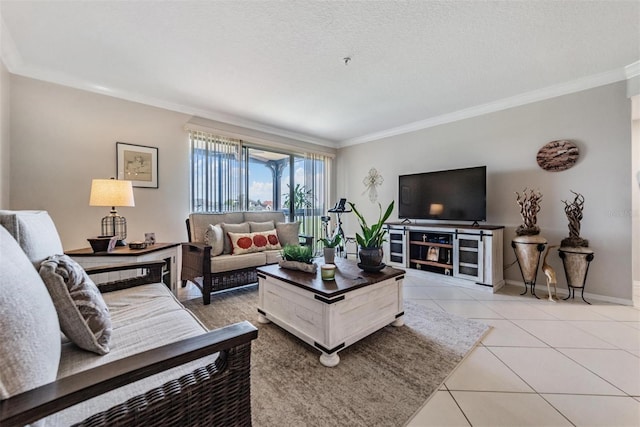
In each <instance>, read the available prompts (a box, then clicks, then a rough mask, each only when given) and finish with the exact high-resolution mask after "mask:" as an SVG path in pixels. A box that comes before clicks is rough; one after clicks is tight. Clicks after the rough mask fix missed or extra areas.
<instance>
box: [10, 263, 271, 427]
mask: <svg viewBox="0 0 640 427" xmlns="http://www.w3.org/2000/svg"><path fill="white" fill-rule="evenodd" d="M163 265H164V261H152V262H143V263H131V264H120V265H117V266H108V267H95V268H88V269H86V271H87V273H88V274H90V275H91V274H98V273H105V272H110V271H121V270H128V269H146V274H145V275H143V276H139V277H135V278H131V279H125V280H121V281H116V282H110V283H106V284H99V285H98V287H99V288H100V290H101V292H110V291H115V290H118V289H124V288H129V287H133V286H138V285H142V284H148V283H158V282H160V281H161V275H162V266H163ZM257 336H258V331H257V329H256V328H255V327H254V326H253V325H251V324H250V323H249V322H246V321H245V322H240V323H236V324H233V325H229V326H226V327H223V328H220V329H216V330H214V331H211V332H208V333H205V334H203V335H199V336H197V337H193V338H188V339H185V340H182V341H178V342H175V343H172V344H168V345H165V346H162V347H159V348H155V349H152V350H149V351H145V352H141V353H138V354H135V355H133V356H130V357H126V358H123V359H120V360H117V361H114V362H111V363H108V364H105V365H102V366H99V367H96V368H93V369H89V370H87V371H84V372H80V373H78V374H75V375H71V376H68V377H65V378H61V379H59V380H57V381H55V382H53V383H49V384H46V385H44V386H41V387H38V388H35V389H33V390H29V391H27V392H24V393H21V394H19V395H16V396H13V397H10V398H8V399H5V400H2V401H0V425H1V426H3V427H11V426H23V425H25V424H29V423H32V422H35V421H37V420H39V419H42V418H44V417H46V416H48V415H51V414H54V413H56V412H59V411H61V410H63V409H66V408H68V407H70V406H73V405H75V404H77V403H80V402H83V401H85V400H88V399H91V398H93V397H96V396H99V395H101V394H103V393H105V392H108V391H110V390H113V389H115V388H118V387H121V386H124V385H126V384H129V383H132V382H135V381H138V380H140V379H143V378H146V377H148V376H151V375H154V374H158V373H161V372H164V371H166V370H168V369H171V368H174V367H176V366H179V365H182V364H184V363H187V362H191V361H193V360H197V359H199V358H202V357H205V356H208V355H211V354H214V353H216V352H219V353H220V356H219V357H218V358H217V359H216V361H215V362H214V363H211V364H209V365H207V366H203V367H200V368H198V369H197V370H195V371H193V372H191V373H189V374H187V375H184V376H182V377H181V378H179V379H177V380H173V381H169V382H167V383H165V384H163V385H162V386H160V387H157V388H154V389H152V390H149V391H148V392H146V393H144V394H143V395H138V396H136V397H134V398H132V399H129V400H128V401H126V402H124V403H121V404H119V405H116V406H114V407H112V408H111V409H109V410H107V411H104V412H100V413H98V414H95V415H93V416H91V417H90V418H87V419H86V420H84V421H83V422H81V423H79V424H78V425H81V426H112V425H118V426H142V425H144V426H167V425H177V426H203V425H225V426H250V425H251V385H250V367H251V359H250V357H251V341H252V340H254V339H256V338H257Z"/></svg>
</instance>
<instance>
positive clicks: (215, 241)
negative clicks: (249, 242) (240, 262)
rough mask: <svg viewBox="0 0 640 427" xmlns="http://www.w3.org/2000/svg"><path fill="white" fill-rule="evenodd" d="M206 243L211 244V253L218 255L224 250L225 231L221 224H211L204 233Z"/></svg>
mask: <svg viewBox="0 0 640 427" xmlns="http://www.w3.org/2000/svg"><path fill="white" fill-rule="evenodd" d="M204 244H205V245H209V246H211V255H212V256H218V255H221V254H222V252H223V251H224V231H222V227H221V226H220V225H219V224H215V225H213V224H209V227H207V231H206V232H205V233H204Z"/></svg>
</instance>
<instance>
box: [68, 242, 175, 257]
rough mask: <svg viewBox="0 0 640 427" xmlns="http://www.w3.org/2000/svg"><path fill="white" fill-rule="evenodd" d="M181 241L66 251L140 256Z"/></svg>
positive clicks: (91, 254) (71, 252) (70, 253)
mask: <svg viewBox="0 0 640 427" xmlns="http://www.w3.org/2000/svg"><path fill="white" fill-rule="evenodd" d="M178 245H180V243H154V244H153V245H148V246H147V247H146V248H144V249H131V248H129V246H116V247H115V248H114V249H113V250H112V251H111V252H106V251H105V252H93V249H91V248H82V249H73V250H71V251H65V252H64V253H65V254H66V255H69V256H140V255H146V254H150V253H152V252H156V251H160V250H162V249H167V248H172V247H174V246H178Z"/></svg>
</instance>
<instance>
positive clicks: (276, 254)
mask: <svg viewBox="0 0 640 427" xmlns="http://www.w3.org/2000/svg"><path fill="white" fill-rule="evenodd" d="M264 254H265V255H266V257H267V260H266V264H277V263H278V262H279V261H280V260H281V259H282V251H281V250H275V251H264Z"/></svg>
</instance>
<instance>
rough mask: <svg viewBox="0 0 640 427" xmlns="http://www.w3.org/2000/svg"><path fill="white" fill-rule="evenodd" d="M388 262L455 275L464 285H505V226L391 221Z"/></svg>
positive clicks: (398, 265) (388, 225)
mask: <svg viewBox="0 0 640 427" xmlns="http://www.w3.org/2000/svg"><path fill="white" fill-rule="evenodd" d="M385 226H386V227H387V231H388V233H389V235H388V236H387V242H386V243H385V248H384V253H385V258H386V260H385V262H386V263H387V264H388V265H390V266H393V267H399V268H413V269H416V270H424V271H428V272H430V273H434V274H442V275H446V276H451V278H453V279H457V280H460V283H462V284H477V285H482V286H486V287H491V288H492V289H493V292H496V291H497V290H498V289H500V288H501V287H502V286H504V275H503V267H502V251H503V235H504V226H495V225H480V226H470V225H469V226H467V225H461V224H406V223H401V222H388V223H386V224H385Z"/></svg>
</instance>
